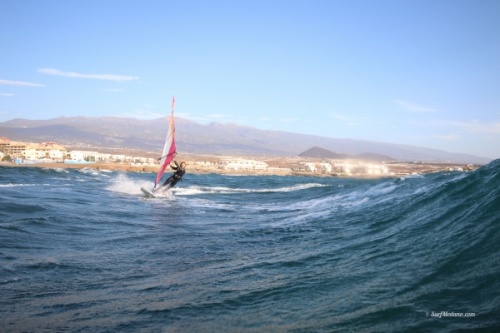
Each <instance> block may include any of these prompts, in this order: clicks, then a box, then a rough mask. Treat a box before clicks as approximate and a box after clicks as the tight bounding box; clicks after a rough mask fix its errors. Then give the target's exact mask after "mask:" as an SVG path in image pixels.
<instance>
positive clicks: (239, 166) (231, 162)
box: [219, 158, 268, 170]
mask: <svg viewBox="0 0 500 333" xmlns="http://www.w3.org/2000/svg"><path fill="white" fill-rule="evenodd" d="M219 165H220V167H221V168H222V169H225V170H267V168H268V165H267V163H266V162H262V161H256V160H245V159H242V158H233V159H224V160H221V161H220V162H219Z"/></svg>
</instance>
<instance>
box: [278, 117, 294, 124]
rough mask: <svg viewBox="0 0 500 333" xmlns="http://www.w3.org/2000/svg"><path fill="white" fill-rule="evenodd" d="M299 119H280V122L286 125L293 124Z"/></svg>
mask: <svg viewBox="0 0 500 333" xmlns="http://www.w3.org/2000/svg"><path fill="white" fill-rule="evenodd" d="M296 120H297V119H295V118H280V119H279V121H282V122H284V123H293V122H294V121H296Z"/></svg>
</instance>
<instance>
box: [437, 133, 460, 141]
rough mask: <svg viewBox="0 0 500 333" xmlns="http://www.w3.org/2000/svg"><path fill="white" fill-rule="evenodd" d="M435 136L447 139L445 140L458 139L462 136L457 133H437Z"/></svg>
mask: <svg viewBox="0 0 500 333" xmlns="http://www.w3.org/2000/svg"><path fill="white" fill-rule="evenodd" d="M433 137H435V138H436V139H441V140H445V141H457V140H458V139H459V138H460V136H459V135H456V134H446V135H440V134H436V135H433Z"/></svg>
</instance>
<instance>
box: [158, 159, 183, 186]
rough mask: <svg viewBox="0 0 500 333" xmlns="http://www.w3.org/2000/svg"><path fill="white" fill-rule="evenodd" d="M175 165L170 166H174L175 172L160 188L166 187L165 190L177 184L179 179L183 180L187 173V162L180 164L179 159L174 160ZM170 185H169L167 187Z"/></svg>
mask: <svg viewBox="0 0 500 333" xmlns="http://www.w3.org/2000/svg"><path fill="white" fill-rule="evenodd" d="M174 164H175V166H174V165H170V168H172V169H173V170H175V171H174V173H173V174H172V175H171V176H170V177H168V178H167V180H165V182H164V183H163V184H162V185H161V187H160V189H163V188H165V190H167V189H169V188H172V187H174V186H175V184H177V182H178V181H179V180H182V176H184V174H185V173H186V162H181V164H180V165H179V164H178V163H177V161H174ZM167 186H168V187H167Z"/></svg>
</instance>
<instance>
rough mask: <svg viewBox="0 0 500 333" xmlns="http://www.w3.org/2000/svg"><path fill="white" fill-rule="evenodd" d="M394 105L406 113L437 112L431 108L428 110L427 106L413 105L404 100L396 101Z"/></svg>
mask: <svg viewBox="0 0 500 333" xmlns="http://www.w3.org/2000/svg"><path fill="white" fill-rule="evenodd" d="M394 103H395V104H396V105H398V106H399V107H400V108H401V109H403V110H405V111H410V112H417V113H430V112H436V110H434V109H431V108H428V107H425V106H421V105H417V104H413V103H409V102H406V101H402V100H397V101H394Z"/></svg>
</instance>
